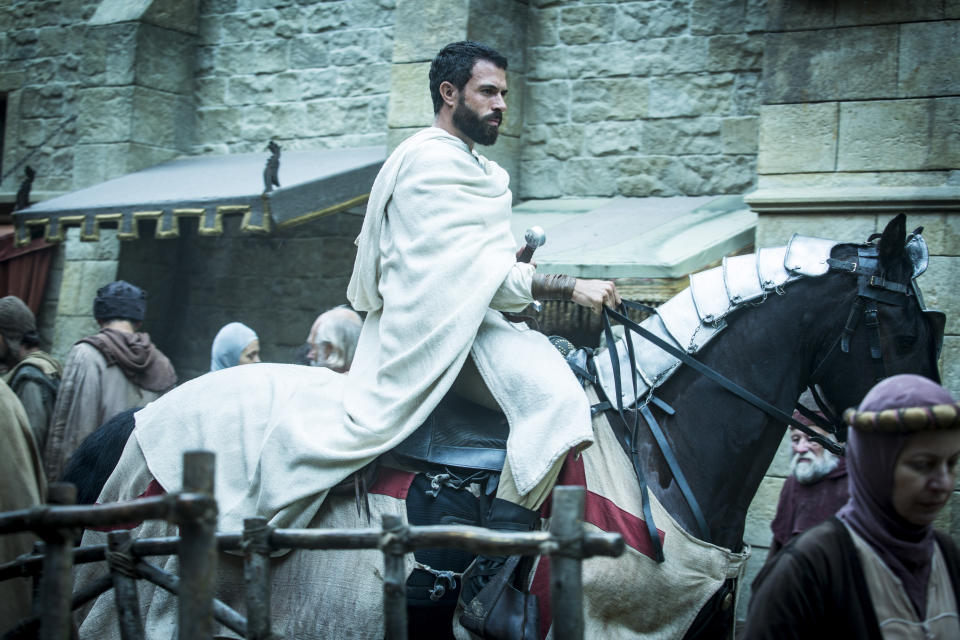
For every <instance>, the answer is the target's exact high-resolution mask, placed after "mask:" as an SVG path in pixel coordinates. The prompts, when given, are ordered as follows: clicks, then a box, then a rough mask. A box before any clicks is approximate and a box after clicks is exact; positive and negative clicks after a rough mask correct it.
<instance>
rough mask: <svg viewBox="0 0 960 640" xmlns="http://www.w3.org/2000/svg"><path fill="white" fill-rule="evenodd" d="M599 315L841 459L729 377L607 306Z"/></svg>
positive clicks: (836, 447) (832, 445) (832, 447)
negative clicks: (639, 337) (607, 317)
mask: <svg viewBox="0 0 960 640" xmlns="http://www.w3.org/2000/svg"><path fill="white" fill-rule="evenodd" d="M623 306H624V307H626V308H631V309H637V310H640V311H645V312H647V313H656V309H654V308H653V307H648V306H647V305H645V304H640V303H638V302H633V301H631V300H624V301H623ZM603 312H604V314H606V315H608V316H610V317H612V318H613V319H615V320H617V321H618V322H619V323H620V324H622V325H623V326H624V327H626V328H627V329H629V330H630V331H633V332H635V333H637V334H638V335H640V336H641V337H642V338H645V339H646V340H649V341H650V342H652V343H653V344H655V345H657V346H658V347H660V348H661V349H663V350H664V351H666V352H667V353H669V354H670V355H672V356H673V357H674V358H676V359H678V360H680V361H681V362H682V363H683V364H685V365H687V366H688V367H690V368H691V369H693V370H694V371H697V372H698V373H700V374H701V375H703V376H704V377H706V378H708V379H710V380H712V381H714V382H716V383H717V384H719V385H720V386H721V387H723V388H724V389H726V390H727V391H729V392H730V393H732V394H734V395H736V396H738V397H739V398H741V399H743V400H745V401H747V402H749V403H750V404H752V405H753V406H754V407H756V408H757V409H760V410H761V411H763V412H764V413H766V414H767V415H768V416H770V417H772V418H774V419H776V420H777V421H779V422H780V423H782V424H788V425H790V426H792V427H794V428H795V429H799V430H800V431H802V432H803V433H805V434H807V436H808V437H809V438H810V439H811V440H813V441H814V442H816V443H817V444H819V445H821V446H823V448H824V449H827V450H828V451H830V452H832V453H835V454H837V455H841V456H842V455H843V454H844V448H843V446H842V445H841V444H839V443H837V442H835V441H833V440H831V439H830V438H827V437H825V436H824V435H823V434H821V433H818V432H816V431H814V430H813V429H811V428H810V427H809V426H807V425H805V424H803V423H801V422H799V421H797V420H795V419H794V418H793V416H792V415H789V414H787V413H785V412H784V411H781V410H780V409H778V408H777V407H775V406H773V405H772V404H770V403H769V402H767V401H766V400H764V399H762V398H760V397H758V396H756V395H755V394H753V393H751V392H750V391H747V390H746V389H744V388H743V387H741V386H740V385H738V384H737V383H736V382H733V381H732V380H730V379H729V378H726V377H724V376H723V375H721V374H720V373H718V372H716V371H714V370H713V369H711V368H710V367H708V366H707V365H705V364H703V363H702V362H700V361H699V360H697V359H696V358H694V357H693V356H691V355H690V354H688V353H687V352H685V351H682V350H680V349H678V348H676V347H674V346H673V345H672V344H669V343H667V342H665V341H664V340H662V339H661V338H660V337H659V336H657V335H656V334H654V333H651V332H650V331H648V330H647V329H645V328H643V327H641V326H640V325H639V324H637V323H636V322H634V321H633V320H631V319H630V318H628V317H627V316H626V315H624V314H622V313H619V312H618V311H614V310H613V309H610V308H607V307H604V310H603ZM608 340H609V339H608ZM613 369H614V372H617V371H618V369H619V367H618V366H617V365H616V363H615V365H614V367H613ZM617 375H618V374H617Z"/></svg>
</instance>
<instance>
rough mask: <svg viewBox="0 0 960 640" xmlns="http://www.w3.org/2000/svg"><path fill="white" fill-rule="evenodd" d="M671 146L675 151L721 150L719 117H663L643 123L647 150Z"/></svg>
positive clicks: (657, 149) (707, 151)
mask: <svg viewBox="0 0 960 640" xmlns="http://www.w3.org/2000/svg"><path fill="white" fill-rule="evenodd" d="M663 149H670V151H671V153H672V154H674V155H684V154H692V153H696V154H705V153H720V152H721V151H722V148H721V138H720V119H719V118H710V117H703V118H662V119H657V120H648V121H646V123H645V124H644V126H643V150H644V151H645V152H646V153H655V152H658V151H661V150H663Z"/></svg>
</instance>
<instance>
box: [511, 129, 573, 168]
mask: <svg viewBox="0 0 960 640" xmlns="http://www.w3.org/2000/svg"><path fill="white" fill-rule="evenodd" d="M583 137H584V128H583V127H581V126H578V125H573V124H556V125H535V126H531V127H527V128H526V129H525V130H524V134H523V160H524V162H526V161H531V160H543V159H545V158H547V157H551V158H556V159H557V160H569V159H570V158H572V157H574V156H578V155H580V154H581V152H582V150H583Z"/></svg>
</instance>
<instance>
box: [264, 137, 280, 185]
mask: <svg viewBox="0 0 960 640" xmlns="http://www.w3.org/2000/svg"><path fill="white" fill-rule="evenodd" d="M267 148H268V149H269V150H270V158H269V159H268V160H267V166H266V167H264V169H263V192H264V193H270V192H271V191H273V188H274V187H279V186H280V178H279V177H278V176H277V172H279V171H280V145H278V144H277V143H276V142H274V141H273V140H271V141H270V144H268V145H267Z"/></svg>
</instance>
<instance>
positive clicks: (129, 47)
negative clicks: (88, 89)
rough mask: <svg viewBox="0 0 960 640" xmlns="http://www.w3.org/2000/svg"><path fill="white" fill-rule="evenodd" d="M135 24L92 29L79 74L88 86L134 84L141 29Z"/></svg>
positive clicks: (88, 34) (86, 42) (87, 37)
mask: <svg viewBox="0 0 960 640" xmlns="http://www.w3.org/2000/svg"><path fill="white" fill-rule="evenodd" d="M141 26H142V25H140V24H138V23H135V22H130V23H122V24H111V25H103V26H99V27H91V28H89V29H88V30H87V34H86V37H85V38H84V41H83V51H82V55H83V58H82V60H81V63H80V74H81V76H82V77H84V81H85V83H86V84H87V85H88V86H105V85H116V86H123V85H128V84H132V83H133V80H134V77H135V69H136V63H137V40H138V38H139V33H140V29H141Z"/></svg>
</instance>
